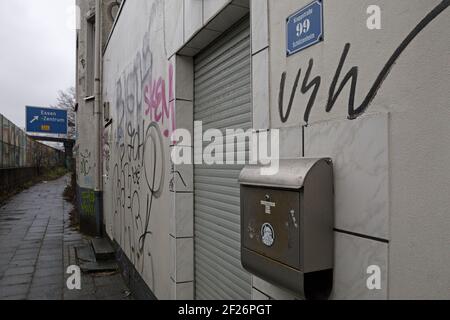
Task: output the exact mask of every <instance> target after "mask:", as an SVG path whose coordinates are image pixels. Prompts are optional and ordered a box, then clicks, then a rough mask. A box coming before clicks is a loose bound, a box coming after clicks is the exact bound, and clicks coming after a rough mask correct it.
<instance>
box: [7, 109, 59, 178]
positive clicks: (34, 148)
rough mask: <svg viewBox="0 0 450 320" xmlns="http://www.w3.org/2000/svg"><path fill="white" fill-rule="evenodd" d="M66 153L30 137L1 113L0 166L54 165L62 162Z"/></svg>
mask: <svg viewBox="0 0 450 320" xmlns="http://www.w3.org/2000/svg"><path fill="white" fill-rule="evenodd" d="M63 160H64V153H63V152H62V151H60V150H57V149H54V148H51V147H49V146H47V145H44V144H42V143H39V142H36V141H34V140H32V139H31V138H29V137H28V136H27V135H26V133H25V132H24V131H23V130H21V129H20V128H19V127H17V126H16V125H14V124H13V123H12V122H11V121H9V120H8V119H7V118H6V117H4V116H3V115H1V114H0V168H1V169H9V168H25V167H53V166H57V165H59V164H61V163H62V162H63Z"/></svg>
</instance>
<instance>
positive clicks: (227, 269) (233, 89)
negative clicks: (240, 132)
mask: <svg viewBox="0 0 450 320" xmlns="http://www.w3.org/2000/svg"><path fill="white" fill-rule="evenodd" d="M194 87H195V103H194V119H195V121H202V122H203V131H205V130H208V129H211V128H214V129H220V130H222V131H223V132H225V130H226V129H236V128H241V129H244V130H247V129H250V128H251V127H252V101H251V100H252V98H251V97H252V91H251V48H250V23H249V19H248V18H247V19H246V20H245V21H243V22H241V23H239V24H238V25H237V26H235V27H233V28H232V29H230V30H229V31H227V32H226V33H225V35H224V36H223V37H222V38H221V39H219V40H217V41H216V42H215V43H213V44H212V45H211V46H209V47H208V48H207V49H206V50H205V51H204V52H202V53H200V54H199V55H198V56H197V57H196V58H195V81H194ZM245 150H246V151H248V148H246V149H245ZM242 168H243V166H239V165H223V166H218V165H214V166H207V165H196V166H195V169H194V180H195V181H194V182H195V211H194V212H195V289H196V299H199V300H206V299H208V300H212V299H213V300H243V299H245V300H248V299H251V276H250V275H249V274H248V273H247V272H246V271H244V270H243V268H242V265H241V258H240V249H241V244H240V240H241V239H240V237H241V236H240V189H239V183H238V178H239V173H240V171H241V169H242Z"/></svg>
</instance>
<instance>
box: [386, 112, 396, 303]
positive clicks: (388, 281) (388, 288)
mask: <svg viewBox="0 0 450 320" xmlns="http://www.w3.org/2000/svg"><path fill="white" fill-rule="evenodd" d="M387 117H388V123H387V127H388V141H387V144H388V188H389V190H388V202H389V205H388V221H389V222H388V231H387V232H388V235H389V239H390V240H391V241H392V207H393V205H392V193H391V192H392V190H393V179H392V177H393V174H392V165H391V164H392V162H393V160H392V155H393V154H394V153H393V152H392V138H393V137H392V113H391V112H388V113H387ZM391 241H390V242H389V245H388V253H387V261H386V264H387V271H386V274H387V279H386V292H387V299H388V300H391V298H392V292H391V275H390V270H391V269H393V268H391V261H392V259H391Z"/></svg>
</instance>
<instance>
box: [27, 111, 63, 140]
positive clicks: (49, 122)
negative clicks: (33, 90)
mask: <svg viewBox="0 0 450 320" xmlns="http://www.w3.org/2000/svg"><path fill="white" fill-rule="evenodd" d="M26 114H27V115H26V120H27V132H31V133H51V134H67V110H60V109H48V108H40V107H28V106H27V107H26Z"/></svg>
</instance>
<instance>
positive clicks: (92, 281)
mask: <svg viewBox="0 0 450 320" xmlns="http://www.w3.org/2000/svg"><path fill="white" fill-rule="evenodd" d="M69 180H70V178H69V176H66V177H63V178H60V179H58V180H55V181H52V182H48V183H41V184H39V185H36V186H34V187H32V188H30V189H28V190H26V191H24V192H22V193H20V194H18V195H16V196H15V197H13V198H11V199H10V200H9V201H8V202H7V203H6V204H5V205H3V206H2V207H0V300H129V299H131V296H130V294H129V291H128V288H127V287H126V285H125V282H124V280H123V278H122V276H121V274H120V273H113V274H111V273H110V274H96V275H95V274H82V276H81V290H69V289H68V288H67V286H66V281H67V279H68V277H69V276H70V275H69V274H66V270H67V268H68V267H69V266H72V265H76V259H75V248H76V247H79V246H83V245H88V244H89V238H87V237H84V236H82V235H81V234H80V233H79V232H78V231H77V230H75V229H73V228H72V227H71V225H70V219H69V218H70V216H69V213H70V211H71V210H72V208H73V207H72V205H71V204H70V203H68V202H66V201H65V200H64V199H63V192H64V189H65V187H66V186H67V185H68V183H69Z"/></svg>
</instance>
